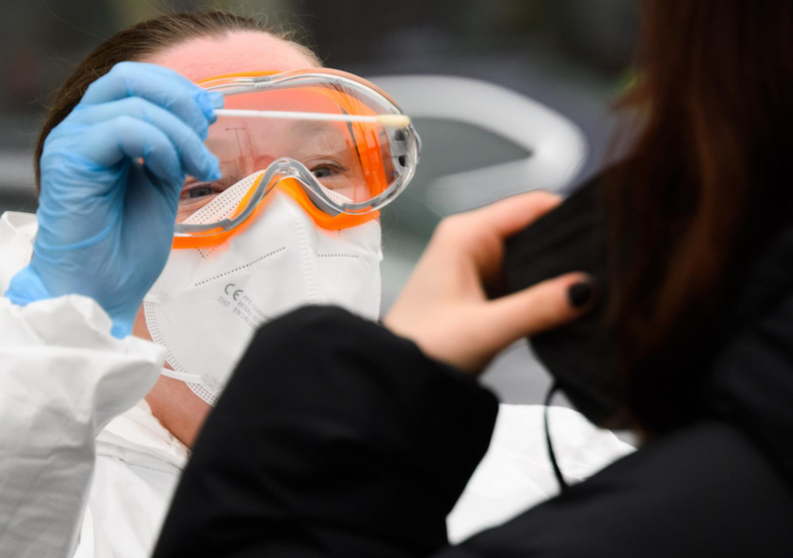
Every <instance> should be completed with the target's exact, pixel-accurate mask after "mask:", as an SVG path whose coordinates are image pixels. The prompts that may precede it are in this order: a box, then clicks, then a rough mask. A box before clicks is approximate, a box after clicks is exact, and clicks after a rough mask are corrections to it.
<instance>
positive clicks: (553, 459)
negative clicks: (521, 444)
mask: <svg viewBox="0 0 793 558" xmlns="http://www.w3.org/2000/svg"><path fill="white" fill-rule="evenodd" d="M558 390H559V384H558V383H556V382H554V383H553V385H552V386H551V389H549V390H548V394H547V395H546V396H545V441H546V442H547V443H548V456H549V457H550V458H551V465H553V474H554V475H555V476H556V480H557V481H558V482H559V491H560V492H561V493H562V494H564V493H565V492H566V491H567V489H568V488H570V486H569V485H568V484H567V481H565V480H564V477H563V476H562V470H561V469H560V468H559V464H558V463H557V462H556V454H555V453H554V451H553V443H552V442H551V430H550V428H549V427H548V408H549V407H550V406H551V399H553V396H554V395H555V394H556V392H557V391H558Z"/></svg>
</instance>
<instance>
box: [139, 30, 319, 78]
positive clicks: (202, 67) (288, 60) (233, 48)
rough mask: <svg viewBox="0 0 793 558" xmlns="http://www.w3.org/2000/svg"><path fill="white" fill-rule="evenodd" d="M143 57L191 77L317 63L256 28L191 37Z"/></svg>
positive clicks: (293, 68)
mask: <svg viewBox="0 0 793 558" xmlns="http://www.w3.org/2000/svg"><path fill="white" fill-rule="evenodd" d="M143 61H144V62H150V63H152V64H158V65H160V66H165V67H166V68H170V69H172V70H175V71H177V72H179V73H180V74H182V75H183V76H185V77H186V78H187V79H189V80H191V81H197V80H199V79H205V78H209V77H213V76H219V75H223V74H230V73H235V72H248V71H265V72H266V71H285V70H300V69H305V68H313V67H316V64H315V63H314V62H313V61H312V60H310V59H309V58H308V57H306V56H305V55H304V54H303V53H302V52H301V51H300V49H299V48H298V47H296V46H295V45H293V44H291V43H288V42H286V41H283V40H281V39H278V38H276V37H273V36H272V35H269V34H267V33H264V32H255V31H237V32H232V33H229V34H227V35H224V36H219V37H202V38H199V39H191V40H189V41H186V42H185V43H182V44H180V45H177V46H175V47H171V48H168V49H165V50H163V51H161V52H158V53H156V54H154V55H152V56H149V57H147V58H146V59H145V60H143Z"/></svg>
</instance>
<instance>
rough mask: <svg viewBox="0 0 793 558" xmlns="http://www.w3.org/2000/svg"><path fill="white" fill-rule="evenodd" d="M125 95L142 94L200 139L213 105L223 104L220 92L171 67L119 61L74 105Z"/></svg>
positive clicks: (137, 95)
mask: <svg viewBox="0 0 793 558" xmlns="http://www.w3.org/2000/svg"><path fill="white" fill-rule="evenodd" d="M126 97H142V98H144V99H146V100H147V101H149V102H151V103H154V104H155V105H158V106H160V107H162V108H164V109H166V110H168V111H170V112H172V113H174V114H175V115H176V116H177V117H178V118H179V119H181V120H182V121H184V122H185V123H186V124H187V125H188V126H190V127H191V128H193V130H195V132H196V133H197V134H198V135H199V136H200V137H202V138H204V137H206V130H207V127H208V126H209V124H210V123H211V122H214V120H215V110H214V109H215V106H219V105H220V106H222V95H220V94H218V93H212V94H210V93H209V92H208V91H206V90H204V89H202V88H201V87H199V86H197V85H195V84H194V83H192V82H191V81H190V80H188V79H187V78H185V77H183V76H181V75H179V74H178V73H176V72H174V71H173V70H170V69H168V68H163V67H162V66H157V65H155V64H146V63H143V62H121V63H119V64H116V65H115V66H113V69H111V70H110V72H108V73H107V74H106V75H104V76H102V77H100V78H99V79H98V80H96V81H95V82H93V83H92V84H91V85H90V86H89V87H88V90H87V91H86V92H85V94H84V95H83V98H82V99H81V100H80V104H79V105H78V107H77V108H78V109H79V108H81V107H84V106H91V105H98V104H102V103H109V102H112V101H118V100H120V99H124V98H126Z"/></svg>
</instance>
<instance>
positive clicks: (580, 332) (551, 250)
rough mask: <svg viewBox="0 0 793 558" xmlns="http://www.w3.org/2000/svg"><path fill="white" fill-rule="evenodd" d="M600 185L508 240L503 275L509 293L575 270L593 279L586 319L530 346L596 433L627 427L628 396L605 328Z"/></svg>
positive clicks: (594, 182) (592, 183) (589, 186)
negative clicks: (593, 291)
mask: <svg viewBox="0 0 793 558" xmlns="http://www.w3.org/2000/svg"><path fill="white" fill-rule="evenodd" d="M602 179H603V178H601V177H598V178H595V179H594V180H592V181H590V182H589V183H587V184H586V185H584V186H583V187H581V188H580V189H579V190H578V191H576V192H575V193H574V194H573V195H572V196H570V197H569V198H568V199H567V200H565V201H564V203H562V205H560V206H559V207H557V208H556V209H554V210H553V211H551V212H549V213H547V214H546V215H543V216H542V217H540V218H539V219H537V221H535V222H534V223H532V224H531V225H530V226H529V227H527V228H526V229H524V230H523V231H521V232H519V233H517V234H516V235H514V236H513V237H512V238H510V239H509V240H508V241H507V245H506V253H505V258H504V271H505V275H506V281H507V285H508V287H509V290H510V291H511V292H516V291H519V290H522V289H525V288H527V287H530V286H532V285H535V284H536V283H539V282H541V281H544V280H546V279H551V278H553V277H556V276H558V275H562V274H564V273H569V272H573V271H582V272H585V273H588V274H590V275H591V276H592V277H593V278H594V280H595V289H596V291H597V293H598V300H597V301H596V303H595V306H594V307H593V308H592V310H591V311H590V312H588V313H587V314H585V315H584V316H582V317H581V318H579V319H578V320H576V321H574V322H572V323H570V324H567V325H564V326H562V327H559V328H557V329H554V330H551V331H548V332H545V333H541V334H539V335H535V336H534V337H532V338H531V339H529V342H530V343H531V345H532V348H533V349H534V352H535V354H536V355H537V358H539V360H540V361H541V362H542V363H543V365H545V367H546V368H547V369H548V371H549V372H550V374H551V375H552V376H553V377H554V379H555V380H556V385H557V386H558V387H559V388H560V389H561V390H562V391H563V392H564V393H565V394H566V395H567V397H568V398H569V399H570V401H571V402H572V403H573V404H574V405H575V406H576V407H577V408H578V410H579V411H580V412H581V413H582V414H583V415H584V416H586V417H587V419H589V420H590V421H591V422H593V423H594V424H597V425H599V426H604V427H608V428H624V427H627V419H626V417H627V414H628V413H627V402H626V396H625V392H624V391H625V390H624V387H623V385H622V383H621V382H620V381H619V378H618V377H617V373H616V367H615V359H614V351H613V339H612V336H611V333H610V331H609V330H608V328H607V327H606V325H605V309H606V307H607V301H606V300H605V296H606V294H607V291H608V278H607V263H606V254H605V250H606V243H605V231H604V230H603V226H602V222H601V221H602V219H601V218H600V216H599V213H598V205H597V200H596V196H597V193H598V183H599V181H600V180H602Z"/></svg>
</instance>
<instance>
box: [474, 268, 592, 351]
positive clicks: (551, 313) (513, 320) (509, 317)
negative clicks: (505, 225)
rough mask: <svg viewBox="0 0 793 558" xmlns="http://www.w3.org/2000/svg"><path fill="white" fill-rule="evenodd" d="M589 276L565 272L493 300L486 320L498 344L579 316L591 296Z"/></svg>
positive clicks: (528, 335)
mask: <svg viewBox="0 0 793 558" xmlns="http://www.w3.org/2000/svg"><path fill="white" fill-rule="evenodd" d="M595 294H596V293H595V289H594V284H593V280H592V277H590V276H589V275H587V274H585V273H568V274H565V275H561V276H559V277H556V278H554V279H548V280H547V281H543V282H542V283H537V284H536V285H533V286H531V287H529V288H528V289H524V290H522V291H520V292H517V293H513V294H511V295H507V296H504V297H501V298H499V299H497V300H494V301H493V302H491V303H490V305H489V307H490V308H489V310H488V314H489V316H488V318H489V319H488V321H489V322H490V323H491V324H492V328H491V332H492V334H493V335H494V336H495V337H496V338H497V339H494V341H495V342H496V343H498V344H499V345H501V346H503V347H506V346H508V345H510V344H511V343H513V342H515V341H517V340H518V339H520V338H522V337H531V336H533V335H536V334H538V333H542V332H543V331H548V330H550V329H554V328H556V327H559V326H561V325H564V324H566V323H568V322H572V321H573V320H575V319H577V318H579V317H581V316H582V315H583V314H586V312H587V311H588V310H589V309H590V308H591V307H592V302H593V300H594V299H595Z"/></svg>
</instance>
